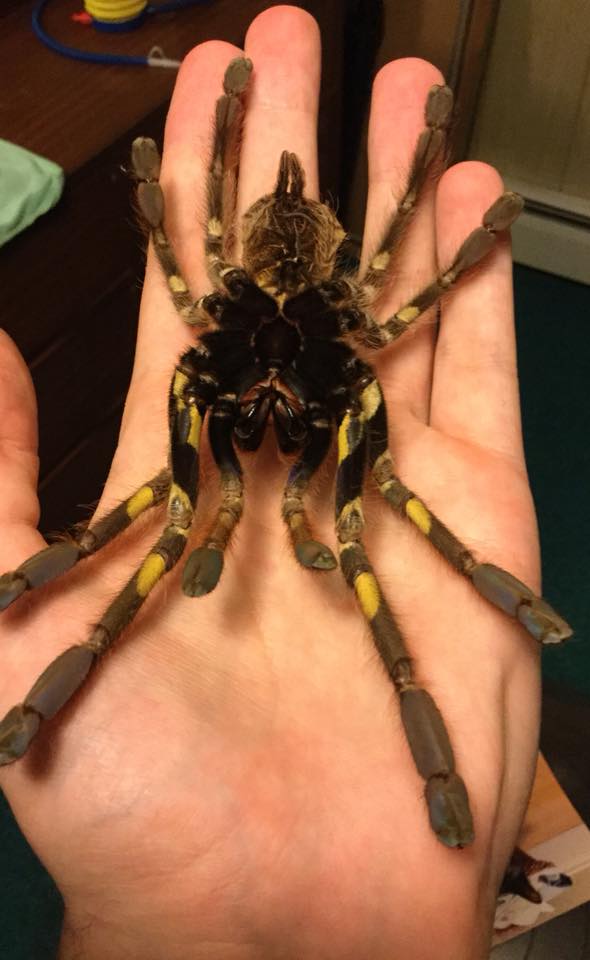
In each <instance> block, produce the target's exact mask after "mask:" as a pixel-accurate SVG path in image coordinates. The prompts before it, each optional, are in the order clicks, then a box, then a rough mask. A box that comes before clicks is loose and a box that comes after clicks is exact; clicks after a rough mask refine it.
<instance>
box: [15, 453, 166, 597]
mask: <svg viewBox="0 0 590 960" xmlns="http://www.w3.org/2000/svg"><path fill="white" fill-rule="evenodd" d="M169 486H170V471H169V470H161V471H160V473H157V474H156V476H155V477H152V479H151V480H148V481H146V483H143V484H142V485H141V487H139V488H138V489H137V490H136V491H135V492H134V493H132V494H131V496H130V497H128V498H127V499H126V500H124V501H123V502H122V503H119V504H118V505H117V506H116V507H115V508H114V509H113V510H111V511H110V512H109V513H107V514H105V516H104V517H101V518H100V520H97V521H96V522H95V523H93V524H92V525H91V526H89V527H88V528H87V529H86V530H85V531H84V533H83V534H82V535H81V536H80V538H79V539H78V540H69V541H64V542H61V543H53V544H51V546H49V547H46V548H45V549H44V550H40V551H39V553H35V554H34V555H33V556H32V557H29V558H28V559H27V560H25V561H24V563H21V565H20V566H19V567H17V568H16V570H12V571H10V572H9V573H5V574H3V576H1V577H0V610H5V609H6V608H7V607H8V606H10V604H11V603H12V602H13V601H14V600H16V599H17V598H18V597H20V596H21V594H23V593H24V592H25V591H26V590H33V589H34V588H35V587H41V586H43V585H44V584H46V583H50V582H51V581H52V580H55V579H57V577H60V576H61V575H62V574H63V573H67V571H68V570H71V569H72V567H74V566H75V565H76V564H77V563H78V561H79V560H83V559H84V558H85V557H89V556H91V555H92V554H93V553H97V552H98V551H99V550H101V549H102V547H104V546H106V545H107V543H110V542H111V540H114V538H115V537H116V536H118V534H120V533H122V532H123V530H126V529H127V527H129V526H130V525H131V524H132V523H133V521H134V520H136V519H137V517H139V516H141V514H142V513H144V512H145V511H146V510H148V509H149V508H150V507H155V506H157V505H158V504H159V503H162V501H163V500H164V499H165V498H166V494H167V493H168V488H169Z"/></svg>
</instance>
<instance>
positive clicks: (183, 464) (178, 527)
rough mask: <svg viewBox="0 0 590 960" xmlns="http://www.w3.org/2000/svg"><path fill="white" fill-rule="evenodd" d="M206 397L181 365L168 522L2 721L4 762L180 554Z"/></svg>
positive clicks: (0, 757) (193, 495) (80, 678)
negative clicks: (84, 634) (83, 630)
mask: <svg viewBox="0 0 590 960" xmlns="http://www.w3.org/2000/svg"><path fill="white" fill-rule="evenodd" d="M205 409H206V403H205V402H203V401H202V400H201V401H199V400H198V399H196V398H195V396H194V394H192V393H190V392H189V389H188V377H187V375H186V373H185V372H184V370H183V369H182V366H181V365H179V366H178V367H177V368H176V370H175V373H174V378H173V381H172V387H171V391H170V460H171V469H172V482H171V484H170V491H169V494H168V524H167V526H166V528H165V529H164V531H163V532H162V535H161V536H160V538H159V539H158V540H157V542H156V543H155V544H154V546H153V547H152V549H151V550H150V552H149V553H148V554H147V556H146V557H145V559H144V560H143V562H142V563H141V565H140V566H139V567H138V569H137V570H136V571H135V573H134V574H133V576H132V577H131V579H130V580H129V581H128V583H127V584H126V586H125V587H123V589H122V590H121V591H120V593H119V594H118V595H117V596H116V597H115V599H114V600H113V601H112V602H111V604H110V605H109V606H108V607H107V609H106V610H105V612H104V613H103V614H102V616H101V618H100V620H99V622H98V623H97V624H96V625H95V626H94V628H93V629H92V631H91V633H90V636H89V637H88V639H87V640H86V641H85V642H84V643H82V644H77V645H75V646H72V647H69V648H68V649H67V650H65V651H64V652H63V653H61V654H60V655H59V656H58V657H56V658H55V659H54V660H53V661H52V662H51V663H50V664H49V666H48V667H47V668H46V669H45V670H44V671H43V673H42V674H41V676H40V677H39V678H38V679H37V680H36V681H35V683H34V684H33V686H32V687H31V689H30V690H29V692H28V693H27V695H26V697H25V699H24V701H23V702H22V703H20V704H18V705H17V706H15V707H12V709H11V710H9V711H8V713H7V714H6V716H5V717H4V719H3V720H2V721H1V722H0V766H1V765H3V764H7V763H12V762H13V761H14V760H17V759H18V758H19V757H21V756H22V755H23V754H24V753H25V751H26V750H27V748H28V746H29V744H30V742H31V740H32V739H33V737H34V736H35V734H36V733H37V731H38V729H39V727H40V724H41V722H42V720H48V719H50V718H51V717H53V716H55V714H56V713H57V712H58V711H59V710H61V708H62V707H63V706H64V705H65V704H66V703H67V701H68V700H69V699H70V697H72V696H73V695H74V693H75V692H76V691H77V690H78V689H79V687H80V686H81V685H82V684H83V682H84V680H85V679H86V677H87V676H88V673H89V672H90V669H91V667H93V666H94V664H95V663H96V661H97V660H98V659H99V657H101V656H102V654H103V653H105V651H106V650H108V649H109V647H110V646H111V645H112V644H113V643H114V641H115V640H116V639H117V637H118V636H119V635H120V633H121V632H122V631H123V629H124V628H125V627H126V626H127V625H128V624H129V623H131V621H132V620H133V618H134V617H135V615H136V614H137V612H138V610H139V609H140V607H141V606H142V604H143V603H144V601H145V600H146V598H147V597H148V595H149V594H150V593H151V591H152V590H153V588H154V587H155V585H156V583H157V582H158V581H159V580H160V579H161V577H162V576H163V575H164V574H165V573H167V572H168V571H169V570H171V569H172V567H174V565H175V564H176V563H177V562H178V560H179V559H180V557H181V555H182V553H183V551H184V549H185V546H186V541H187V537H188V534H189V531H190V526H191V523H192V519H193V512H194V507H195V504H196V499H197V487H198V465H199V439H200V431H201V424H202V418H203V414H204V412H205Z"/></svg>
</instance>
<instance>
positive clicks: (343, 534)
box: [336, 383, 473, 847]
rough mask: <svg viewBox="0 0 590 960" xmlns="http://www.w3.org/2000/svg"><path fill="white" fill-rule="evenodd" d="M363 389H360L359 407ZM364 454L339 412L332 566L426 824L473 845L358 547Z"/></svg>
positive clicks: (445, 746)
mask: <svg viewBox="0 0 590 960" xmlns="http://www.w3.org/2000/svg"><path fill="white" fill-rule="evenodd" d="M367 390H368V391H369V392H372V390H373V384H372V383H369V385H368V386H366V387H364V388H362V389H361V391H360V402H361V406H362V407H364V406H365V405H366V400H365V402H363V395H364V394H365V393H366V391H367ZM366 455H367V423H366V414H365V412H364V409H361V410H360V411H359V412H358V413H353V412H348V413H346V414H345V415H344V416H343V417H342V419H341V421H340V424H339V427H338V472H337V477H336V529H337V533H338V541H339V550H340V566H341V568H342V572H343V574H344V577H345V579H346V582H347V583H348V585H349V586H350V587H352V589H353V590H354V592H355V594H356V598H357V600H358V603H359V606H360V608H361V610H362V612H363V614H364V616H365V618H366V620H367V622H368V624H369V627H370V629H371V633H372V635H373V640H374V643H375V646H376V647H377V650H378V652H379V655H380V657H381V659H382V661H383V664H384V666H385V668H386V670H387V672H388V674H389V676H390V678H391V680H392V682H393V685H394V687H395V690H396V692H397V694H398V697H399V699H400V706H401V718H402V723H403V727H404V731H405V734H406V738H407V740H408V744H409V746H410V750H411V753H412V757H413V759H414V763H415V764H416V768H417V770H418V772H419V774H420V775H421V776H422V777H423V779H424V780H425V783H426V788H425V797H426V802H427V805H428V812H429V817H430V824H431V826H432V829H433V830H434V832H435V834H436V835H437V837H438V839H439V840H440V841H441V842H442V843H444V844H445V845H447V846H450V847H463V846H466V845H467V844H469V843H471V842H472V840H473V820H472V816H471V811H470V809H469V799H468V796H467V791H466V789H465V784H464V783H463V780H462V779H461V777H460V776H459V775H458V773H457V772H456V770H455V759H454V755H453V749H452V747H451V743H450V740H449V736H448V734H447V731H446V728H445V725H444V721H443V719H442V716H441V714H440V711H439V709H438V707H437V706H436V703H435V702H434V700H433V699H432V697H431V696H430V694H429V693H428V692H427V691H426V690H424V689H423V688H422V687H420V686H418V684H417V683H416V680H415V677H414V672H413V669H412V662H411V659H410V656H409V653H408V650H407V648H406V645H405V643H404V641H403V639H402V636H401V634H400V632H399V629H398V627H397V624H396V622H395V620H394V618H393V614H392V612H391V610H390V609H389V606H388V604H387V602H386V600H385V598H384V596H383V594H382V592H381V589H380V586H379V583H378V581H377V578H376V576H375V573H374V571H373V568H372V566H371V563H370V562H369V559H368V557H367V554H366V552H365V548H364V545H363V542H362V530H363V526H364V519H363V511H362V489H363V478H364V471H365V465H366Z"/></svg>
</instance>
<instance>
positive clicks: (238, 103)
mask: <svg viewBox="0 0 590 960" xmlns="http://www.w3.org/2000/svg"><path fill="white" fill-rule="evenodd" d="M251 72H252V61H251V60H248V59H247V58H246V57H236V58H235V59H234V60H232V61H231V62H230V64H229V66H228V67H227V70H226V71H225V76H224V78H223V94H222V95H221V96H220V97H219V99H218V100H217V104H216V107H215V131H214V134H213V151H212V154H211V161H210V164H209V174H208V181H207V232H206V236H205V257H206V261H207V271H208V273H209V278H210V280H211V282H212V283H213V285H214V286H215V287H217V288H221V289H225V286H226V284H225V278H226V277H227V275H228V274H229V273H231V271H233V270H236V269H237V268H236V267H235V266H234V265H233V264H231V263H229V262H228V261H227V260H225V259H224V257H225V255H226V252H227V247H228V245H229V243H228V232H229V230H230V229H231V226H232V223H233V218H234V212H235V199H236V182H237V168H238V155H239V141H240V135H241V131H242V123H243V119H244V93H245V90H246V88H247V86H248V81H249V79H250V74H251ZM240 272H243V271H240Z"/></svg>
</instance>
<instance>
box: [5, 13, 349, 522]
mask: <svg viewBox="0 0 590 960" xmlns="http://www.w3.org/2000/svg"><path fill="white" fill-rule="evenodd" d="M297 5H298V6H301V7H303V8H305V9H307V10H308V11H309V12H311V13H313V14H314V16H315V17H316V19H317V20H318V22H319V25H320V29H321V32H322V42H323V64H322V94H321V107H320V110H321V114H320V115H321V118H322V121H321V123H320V129H319V144H320V173H321V177H322V187H323V189H324V190H325V191H328V192H329V193H331V195H332V196H338V192H339V186H340V183H339V169H340V166H339V159H340V142H341V117H342V93H341V89H342V85H341V76H342V59H343V41H344V21H345V10H346V4H344V3H341V2H340V0H317V2H306V3H299V4H297ZM32 6H33V4H32V3H30V2H25V3H23V2H19V0H4V5H3V7H2V10H1V12H0V89H2V91H3V96H1V97H0V135H1V136H2V137H4V138H5V139H7V140H11V141H13V142H15V143H18V144H20V145H21V146H24V147H27V148H28V149H30V150H33V151H35V152H37V153H40V154H42V155H43V156H46V157H48V158H50V159H51V160H54V161H55V162H57V163H59V164H60V165H61V166H62V167H63V168H64V170H65V172H66V185H65V190H64V195H63V198H62V199H61V201H60V203H59V204H58V206H57V207H56V208H55V209H54V210H53V211H51V212H50V213H49V214H46V215H45V216H44V217H42V218H41V219H40V220H38V221H37V222H36V223H35V224H34V225H33V226H32V227H30V228H29V229H28V230H26V231H25V232H24V233H23V234H21V235H20V236H18V237H16V238H15V239H14V240H12V241H11V242H10V243H9V244H8V245H6V246H5V247H4V248H2V250H0V289H1V291H2V294H1V296H2V326H3V327H4V328H5V329H6V330H7V331H8V333H9V334H10V335H11V336H12V337H13V339H14V340H15V341H16V343H17V344H18V346H19V347H20V349H21V350H22V352H23V354H24V356H25V359H26V360H27V362H28V364H29V366H30V369H31V372H32V375H33V379H34V383H35V387H36V391H37V398H38V404H39V423H40V462H41V473H40V498H41V506H42V517H41V529H42V531H43V532H45V533H47V532H52V531H56V530H59V529H62V528H63V527H64V526H68V525H71V524H72V523H75V522H78V521H79V520H80V519H84V518H85V517H87V516H88V505H90V504H92V503H93V502H94V501H95V500H96V499H97V498H98V496H99V495H100V491H101V489H102V485H103V483H104V479H105V477H106V473H107V470H108V465H109V462H110V458H111V456H112V452H113V450H114V447H115V444H116V439H117V434H118V427H119V421H120V416H121V411H122V405H123V401H124V396H125V392H126V387H127V385H128V382H129V377H130V372H131V364H132V357H133V344H134V338H135V330H136V323H137V313H138V306H139V297H140V293H141V277H142V273H143V256H144V252H143V239H142V237H141V234H140V231H139V229H138V227H137V226H136V224H135V222H134V217H133V214H132V211H131V202H130V201H131V192H132V188H131V184H130V182H129V179H128V177H127V175H126V174H125V172H124V170H123V168H124V166H125V165H126V164H127V162H128V157H129V150H130V145H131V142H132V140H133V138H134V137H135V136H137V135H139V134H144V135H147V136H152V137H154V139H155V140H156V141H159V142H161V140H162V134H163V127H164V121H165V116H166V110H167V105H168V101H169V98H170V95H171V92H172V89H173V85H174V81H175V72H174V71H168V70H163V69H149V68H141V67H129V66H98V65H94V64H86V63H80V62H78V61H74V60H70V59H67V58H64V57H61V56H59V55H57V54H56V53H54V52H52V51H50V50H48V49H47V48H46V47H44V46H43V45H42V44H41V43H40V42H39V41H38V40H37V39H36V37H35V36H34V35H33V32H32V30H31V25H30V17H31V10H32ZM80 6H81V4H80V2H79V0H60V2H57V3H53V4H51V5H50V6H49V9H48V13H47V16H46V18H45V21H44V22H45V23H46V26H47V30H48V31H49V32H50V33H51V34H52V36H54V37H55V38H57V39H59V40H60V41H61V42H63V43H65V44H68V45H71V46H77V47H84V48H85V49H93V50H96V49H102V50H108V51H109V52H114V51H117V52H122V53H131V54H138V53H147V51H148V50H149V49H150V48H151V47H152V46H153V45H154V44H155V43H157V44H159V45H160V46H161V47H162V48H163V49H164V51H165V53H166V55H167V56H169V57H171V58H175V59H181V58H182V57H183V56H184V55H185V54H186V53H187V52H188V51H189V50H190V49H191V48H192V47H193V46H194V45H195V44H197V43H199V42H202V41H204V40H207V39H224V40H228V41H230V42H233V43H236V44H238V45H241V44H242V43H243V39H244V35H245V32H246V29H247V27H248V24H249V23H250V21H251V20H252V19H253V17H254V16H256V14H258V13H259V12H260V11H261V10H263V9H265V8H267V7H268V6H272V4H269V3H268V2H267V0H241V2H240V3H235V2H234V0H217V2H210V3H207V4H205V5H202V6H198V7H194V8H190V9H186V10H183V11H182V12H178V13H176V14H174V15H165V16H157V17H152V18H151V19H150V20H149V22H147V23H146V24H145V26H143V27H142V28H141V29H139V30H135V31H133V32H130V33H128V34H119V35H113V34H104V33H99V32H97V31H95V30H94V29H93V28H91V27H82V26H80V25H78V24H75V23H73V22H72V21H71V19H70V14H71V13H73V12H75V11H78V10H79V9H80Z"/></svg>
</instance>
